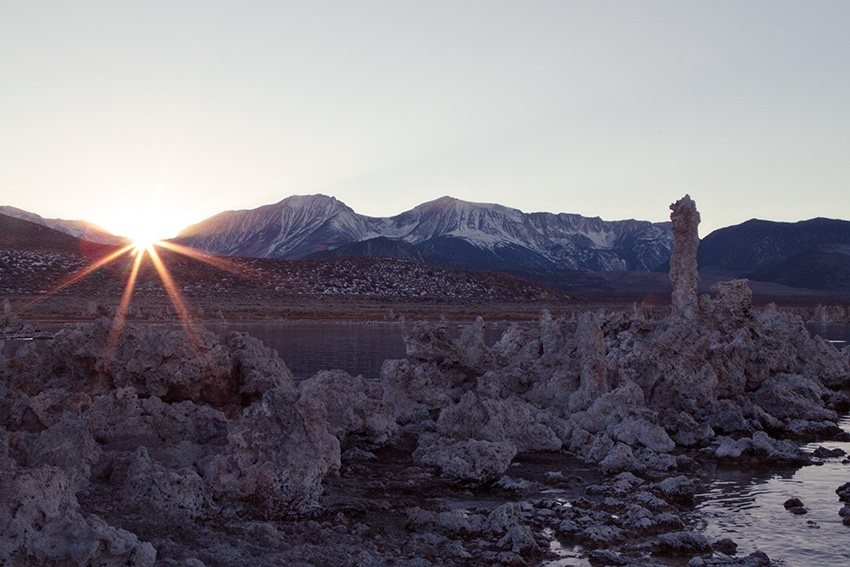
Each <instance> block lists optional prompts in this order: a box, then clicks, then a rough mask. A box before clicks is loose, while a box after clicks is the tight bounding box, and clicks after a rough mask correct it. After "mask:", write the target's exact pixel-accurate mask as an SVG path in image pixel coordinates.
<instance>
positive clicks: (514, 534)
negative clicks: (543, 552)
mask: <svg viewBox="0 0 850 567" xmlns="http://www.w3.org/2000/svg"><path fill="white" fill-rule="evenodd" d="M496 546H497V547H498V548H499V549H505V550H508V551H510V552H512V553H515V554H517V555H530V554H532V553H537V552H539V551H540V546H539V545H538V544H537V541H536V540H535V539H534V533H533V532H532V531H531V528H529V527H528V526H519V525H517V526H511V528H510V529H508V531H507V533H506V534H505V535H504V536H503V537H502V538H501V539H500V540H499V541H498V542H497V543H496Z"/></svg>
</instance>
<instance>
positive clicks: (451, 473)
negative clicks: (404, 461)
mask: <svg viewBox="0 0 850 567" xmlns="http://www.w3.org/2000/svg"><path fill="white" fill-rule="evenodd" d="M515 455H516V447H514V446H513V445H512V444H510V443H506V442H504V441H483V440H480V439H468V440H466V441H447V440H443V439H438V440H432V441H431V442H425V443H424V444H423V442H422V441H420V444H419V446H418V447H417V448H416V451H415V452H414V453H413V460H414V462H417V463H419V464H423V465H431V466H436V467H439V469H440V470H441V472H442V473H443V475H445V476H447V477H449V478H452V479H455V480H459V481H467V482H475V483H485V482H492V481H494V480H496V479H498V478H499V477H501V476H502V475H503V474H505V471H506V470H508V466H509V465H510V464H511V461H512V460H513V458H514V456H515Z"/></svg>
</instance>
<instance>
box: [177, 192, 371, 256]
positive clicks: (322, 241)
mask: <svg viewBox="0 0 850 567" xmlns="http://www.w3.org/2000/svg"><path fill="white" fill-rule="evenodd" d="M374 221H375V219H370V218H369V217H364V216H362V215H358V214H357V213H355V212H354V211H353V210H351V209H350V208H349V207H347V206H346V205H345V204H344V203H342V202H341V201H338V200H337V199H335V198H334V197H327V196H325V195H311V196H301V195H293V196H292V197H288V198H286V199H284V200H283V201H280V202H279V203H275V204H274V205H265V206H262V207H259V208H257V209H252V210H247V211H226V212H223V213H219V214H217V215H215V216H213V217H210V218H208V219H207V220H205V221H202V222H200V223H198V224H195V225H192V226H190V227H189V228H187V229H185V230H183V231H182V232H181V233H180V234H179V235H178V236H177V238H176V241H177V242H179V243H181V244H184V245H187V246H192V247H194V248H199V249H201V250H206V251H209V252H214V253H216V254H224V255H228V256H248V257H254V258H302V257H304V256H307V255H308V254H310V253H312V252H316V251H318V250H324V249H327V248H336V247H338V246H342V245H343V244H348V243H350V242H358V241H360V240H366V239H368V238H373V237H376V236H379V234H378V233H377V232H375V231H374V229H373V225H374Z"/></svg>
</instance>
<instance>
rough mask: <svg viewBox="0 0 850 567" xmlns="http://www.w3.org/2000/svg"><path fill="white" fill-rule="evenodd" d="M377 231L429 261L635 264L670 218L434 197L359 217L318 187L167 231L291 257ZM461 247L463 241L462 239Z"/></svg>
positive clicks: (663, 251) (659, 250) (664, 237)
mask: <svg viewBox="0 0 850 567" xmlns="http://www.w3.org/2000/svg"><path fill="white" fill-rule="evenodd" d="M380 237H384V238H387V239H390V240H396V241H400V242H404V243H406V244H410V245H413V246H415V247H417V248H420V249H421V250H422V251H423V252H425V253H427V254H429V255H431V256H433V257H435V258H436V260H437V261H441V262H442V261H445V262H449V263H451V264H456V263H457V259H453V257H455V256H457V257H462V258H465V260H464V261H463V262H461V263H462V264H463V265H464V266H465V267H472V268H476V269H503V268H506V267H516V266H520V267H551V268H570V269H591V270H611V269H642V270H647V269H651V268H653V267H655V266H656V265H658V264H660V263H662V262H663V261H664V260H665V259H666V258H667V257H669V254H670V253H671V251H672V233H671V232H670V223H669V222H665V223H651V222H649V221H639V220H633V219H629V220H621V221H603V220H602V219H600V218H598V217H592V218H591V217H583V216H581V215H574V214H567V213H559V214H555V213H524V212H522V211H520V210H519V209H512V208H509V207H505V206H503V205H499V204H491V203H472V202H468V201H462V200H460V199H456V198H453V197H448V196H445V197H440V198H439V199H435V200H433V201H428V202H426V203H422V204H420V205H418V206H416V207H414V208H413V209H411V210H408V211H404V212H402V213H400V214H398V215H395V216H392V217H369V216H366V215H360V214H358V213H356V212H354V210H353V209H351V208H350V207H348V206H347V205H345V204H344V203H342V202H341V201H339V200H337V199H336V198H334V197H328V196H326V195H309V196H303V195H299V196H293V197H287V198H286V199H283V200H282V201H279V202H278V203H275V204H272V205H264V206H262V207H258V208H256V209H249V210H242V211H226V212H223V213H219V214H218V215H215V216H214V217H210V218H209V219H206V220H205V221H202V222H201V223H198V224H196V225H193V226H191V227H188V228H187V229H186V230H184V231H182V232H181V233H180V234H179V235H178V236H177V237H176V239H175V241H176V242H178V243H180V244H184V245H187V246H194V247H196V248H200V249H202V250H205V251H207V252H212V253H216V254H228V255H240V256H249V257H268V258H287V259H297V258H303V257H307V256H311V255H315V254H319V253H322V252H325V251H327V250H335V249H338V248H340V247H342V246H346V245H349V244H353V243H356V242H362V241H365V240H370V239H374V238H380ZM470 247H471V248H470Z"/></svg>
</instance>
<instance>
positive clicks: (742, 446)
mask: <svg viewBox="0 0 850 567" xmlns="http://www.w3.org/2000/svg"><path fill="white" fill-rule="evenodd" d="M718 440H719V441H720V444H719V445H718V447H717V449H715V450H714V456H715V457H717V458H718V459H738V458H740V457H741V455H744V454H746V453H749V452H750V451H752V449H753V440H752V439H748V438H746V437H744V438H742V439H738V440H735V439H732V438H731V437H725V436H721V437H718Z"/></svg>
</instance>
